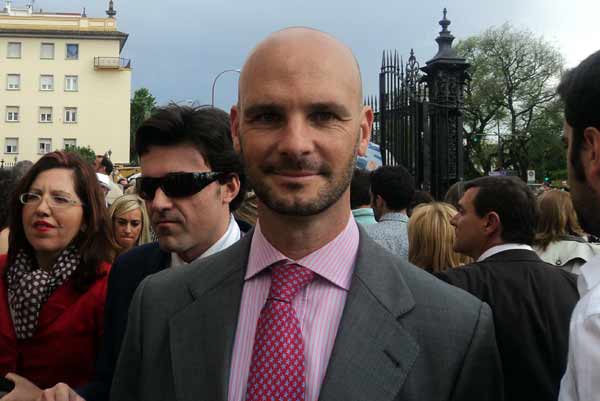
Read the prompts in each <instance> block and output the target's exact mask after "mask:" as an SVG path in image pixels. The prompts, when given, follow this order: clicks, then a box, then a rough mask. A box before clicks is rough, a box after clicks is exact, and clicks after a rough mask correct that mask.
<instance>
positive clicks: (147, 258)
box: [112, 242, 170, 272]
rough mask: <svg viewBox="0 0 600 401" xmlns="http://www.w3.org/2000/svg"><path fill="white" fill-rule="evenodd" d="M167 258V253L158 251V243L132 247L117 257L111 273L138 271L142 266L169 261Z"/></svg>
mask: <svg viewBox="0 0 600 401" xmlns="http://www.w3.org/2000/svg"><path fill="white" fill-rule="evenodd" d="M169 257H170V255H169V253H168V252H165V251H163V250H162V249H160V247H159V246H158V242H151V243H149V244H144V245H140V246H136V247H133V248H132V249H130V250H129V251H127V252H125V253H122V254H121V255H119V257H117V259H115V262H114V263H113V269H112V272H114V271H115V270H117V271H119V272H121V271H122V270H128V269H140V267H143V266H148V265H157V264H161V262H164V261H165V259H169ZM164 267H166V266H163V268H164Z"/></svg>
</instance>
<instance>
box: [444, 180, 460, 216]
mask: <svg viewBox="0 0 600 401" xmlns="http://www.w3.org/2000/svg"><path fill="white" fill-rule="evenodd" d="M464 194H465V182H464V181H456V182H455V183H454V184H452V185H451V186H450V188H448V191H446V195H444V202H446V203H449V204H451V205H452V206H454V207H455V208H456V209H458V201H459V200H460V198H462V196H463V195H464Z"/></svg>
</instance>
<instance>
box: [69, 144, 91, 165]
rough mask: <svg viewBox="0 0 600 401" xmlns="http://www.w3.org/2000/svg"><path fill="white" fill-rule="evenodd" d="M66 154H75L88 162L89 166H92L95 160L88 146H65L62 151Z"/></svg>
mask: <svg viewBox="0 0 600 401" xmlns="http://www.w3.org/2000/svg"><path fill="white" fill-rule="evenodd" d="M64 150H65V151H67V152H73V153H77V154H78V155H79V156H81V158H82V159H83V160H85V161H86V162H88V163H89V164H93V163H94V160H96V152H94V150H93V149H92V148H90V147H89V146H86V147H83V146H67V147H65V149H64Z"/></svg>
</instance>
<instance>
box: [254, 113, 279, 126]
mask: <svg viewBox="0 0 600 401" xmlns="http://www.w3.org/2000/svg"><path fill="white" fill-rule="evenodd" d="M279 119H280V118H279V115H277V114H276V113H261V114H258V115H256V116H254V117H252V119H251V121H252V122H254V123H259V124H273V123H276V122H278V121H279Z"/></svg>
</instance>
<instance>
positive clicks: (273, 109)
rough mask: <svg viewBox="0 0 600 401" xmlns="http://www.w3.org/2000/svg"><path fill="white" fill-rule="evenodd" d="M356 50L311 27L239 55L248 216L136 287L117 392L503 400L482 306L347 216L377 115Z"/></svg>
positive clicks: (236, 134)
mask: <svg viewBox="0 0 600 401" xmlns="http://www.w3.org/2000/svg"><path fill="white" fill-rule="evenodd" d="M361 99H362V93H361V78H360V71H359V69H358V65H357V63H356V61H355V58H354V56H353V54H352V52H351V51H350V50H349V49H348V48H347V47H346V46H344V45H343V44H341V43H340V42H339V41H338V40H336V39H335V38H333V37H331V36H329V35H327V34H324V33H322V32H319V31H316V30H311V29H306V28H290V29H285V30H282V31H279V32H276V33H274V34H272V35H271V36H269V37H268V38H267V39H266V40H264V41H263V42H262V43H260V44H259V45H258V46H257V47H256V48H255V49H254V50H253V51H252V53H251V54H250V56H249V57H248V59H247V61H246V63H245V65H244V68H243V70H242V73H241V77H240V83H239V99H238V103H237V105H236V106H234V107H233V108H232V109H231V119H232V135H233V139H234V146H235V147H236V149H237V151H238V152H240V154H241V155H242V157H243V159H244V164H245V166H246V168H247V175H248V177H249V179H250V180H251V181H252V185H253V187H254V189H255V192H256V195H257V197H258V210H259V216H258V223H257V224H256V227H255V229H254V231H253V232H251V233H249V234H248V235H247V236H246V237H245V238H243V239H242V240H241V241H240V242H239V243H238V244H237V245H234V246H232V247H231V248H229V249H228V250H226V251H224V252H221V253H219V254H216V255H214V256H213V257H209V258H206V259H204V260H203V261H198V262H197V263H195V264H196V266H190V267H188V268H182V269H175V270H171V271H169V272H161V273H159V274H156V275H153V276H150V277H148V278H147V279H146V280H144V281H143V282H142V284H141V285H140V286H139V287H138V289H137V291H136V295H135V296H134V301H133V303H132V305H131V308H130V316H129V322H128V328H127V334H126V336H125V340H124V344H123V348H122V351H121V355H120V357H119V362H118V365H117V371H116V374H115V377H114V381H113V387H112V389H113V390H112V397H111V399H113V400H118V401H124V400H144V401H151V400H175V399H176V400H187V401H195V400H222V401H225V400H229V401H242V400H248V401H252V400H295V401H300V400H308V401H316V400H390V401H391V400H499V399H502V372H501V369H500V362H499V357H498V353H497V348H496V342H495V337H494V327H493V323H492V316H491V313H490V309H489V307H488V306H487V305H485V304H483V303H481V302H480V301H478V300H477V299H475V298H474V297H472V296H470V295H468V294H467V293H465V292H462V291H460V290H457V289H454V288H451V287H450V286H447V285H445V284H444V283H442V282H440V281H438V280H436V279H435V278H434V277H433V276H430V275H428V274H427V273H425V272H424V271H422V270H419V269H416V268H415V267H413V266H411V265H409V264H407V263H406V262H403V261H401V260H399V259H397V258H396V257H395V256H393V255H392V254H390V253H388V252H386V251H385V250H384V249H383V248H380V247H379V246H378V245H376V244H375V243H374V242H373V241H371V240H370V239H369V238H368V237H367V236H366V234H365V233H364V231H362V229H361V228H359V227H358V226H357V225H356V223H355V221H354V219H353V218H352V214H351V210H350V191H349V185H350V181H351V178H352V172H353V166H354V160H355V157H356V156H357V155H364V154H365V152H366V149H367V144H368V142H369V137H370V133H371V124H372V122H373V112H372V111H371V109H370V108H368V107H365V106H363V104H362V101H361Z"/></svg>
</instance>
